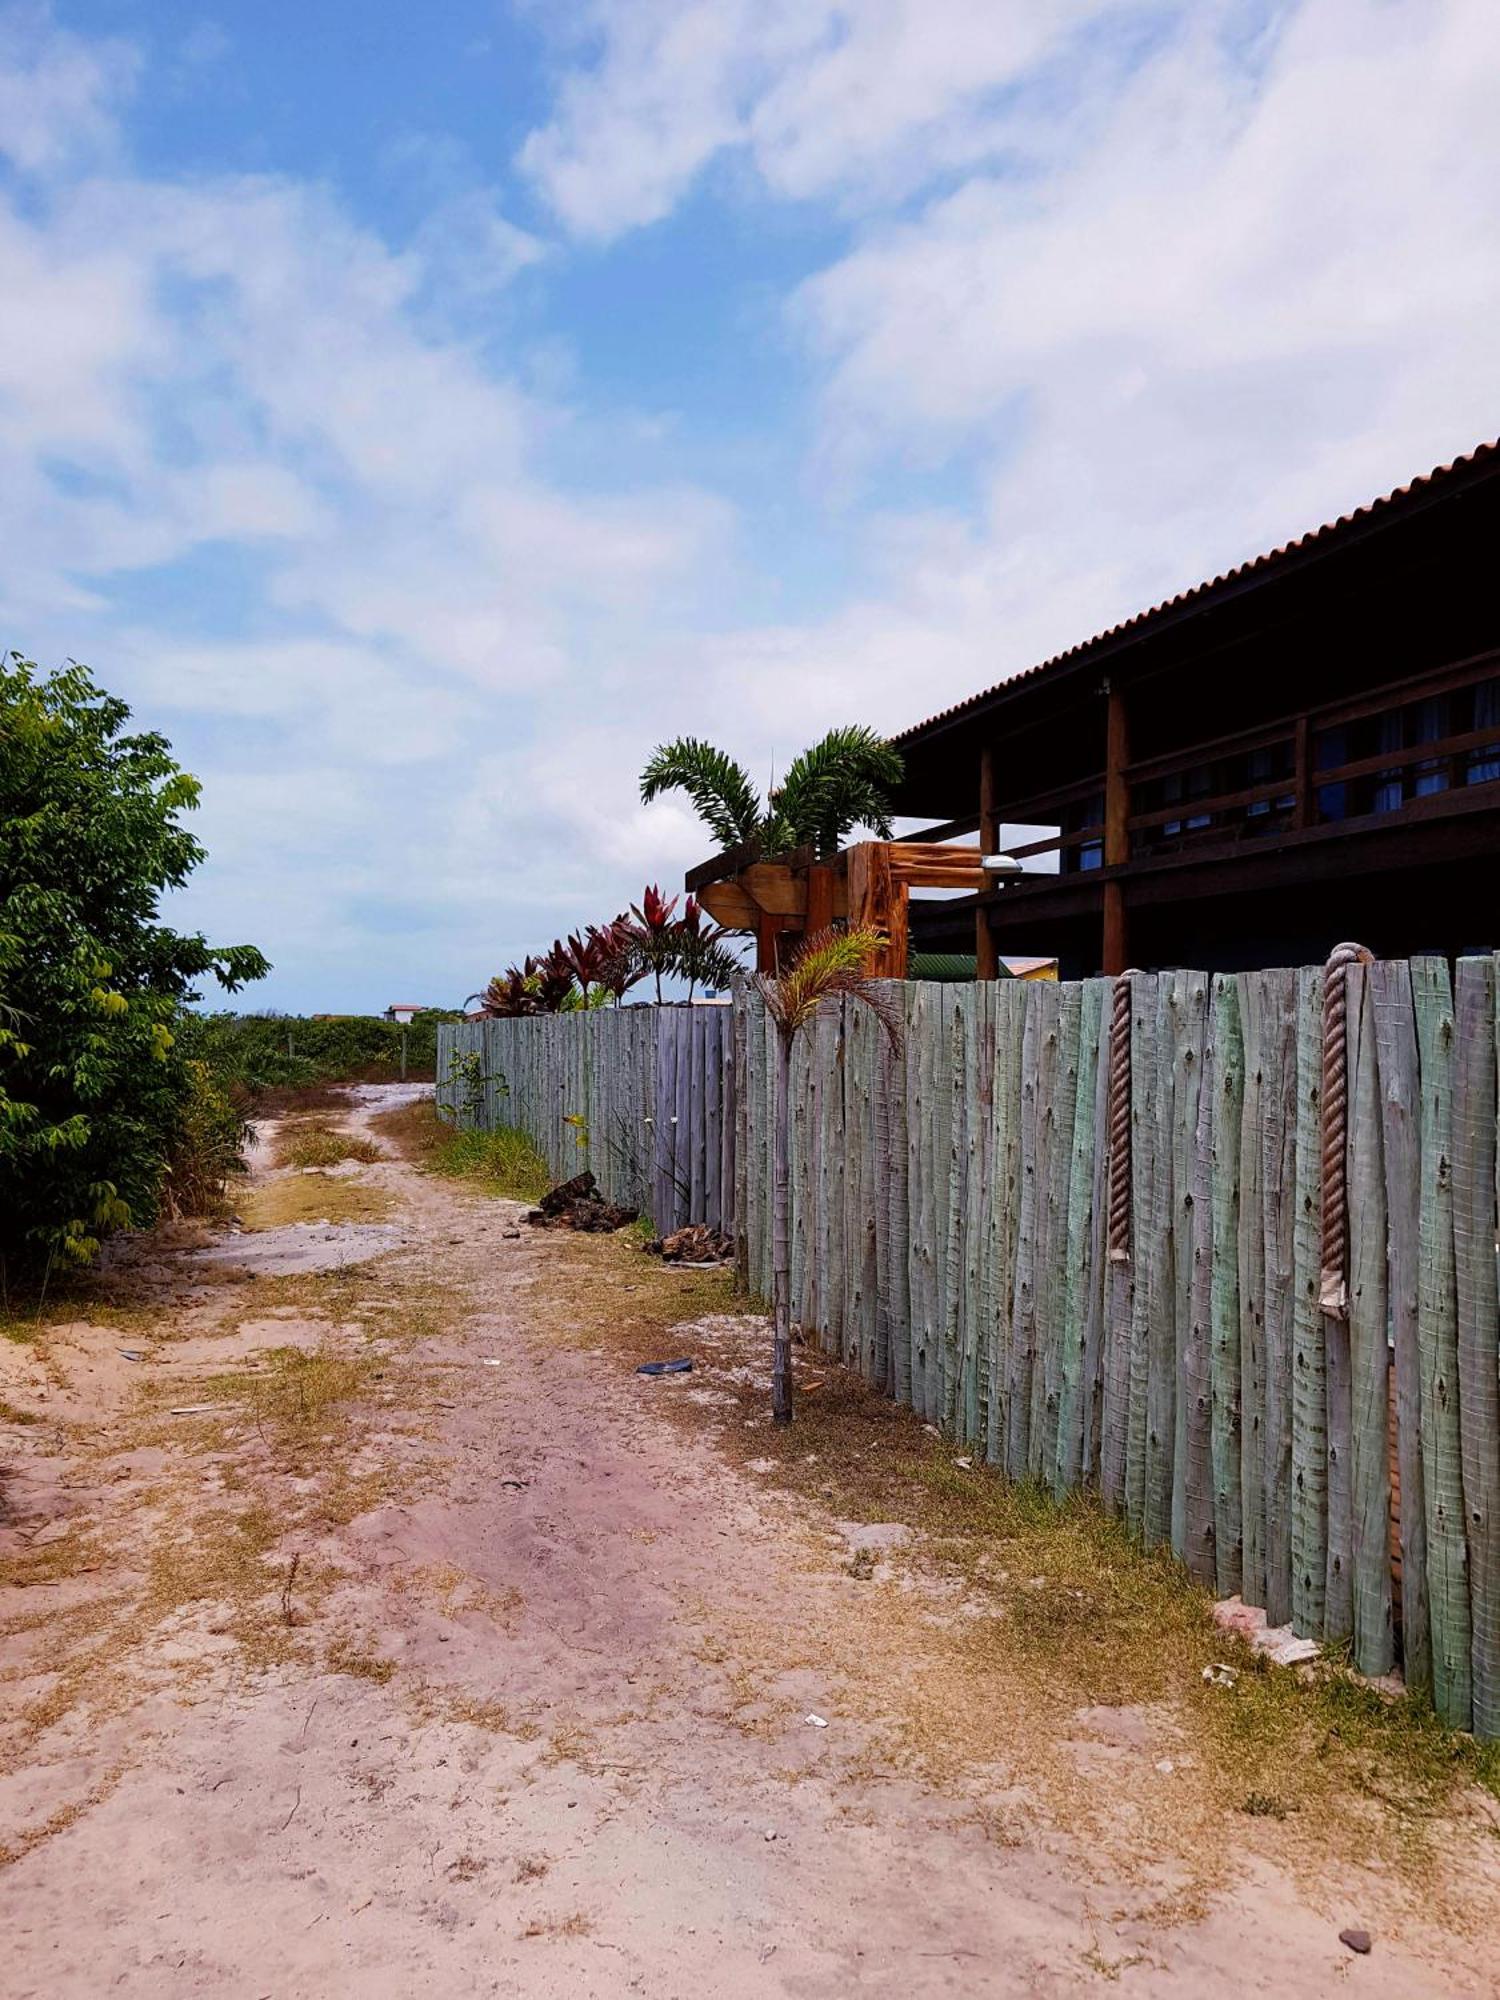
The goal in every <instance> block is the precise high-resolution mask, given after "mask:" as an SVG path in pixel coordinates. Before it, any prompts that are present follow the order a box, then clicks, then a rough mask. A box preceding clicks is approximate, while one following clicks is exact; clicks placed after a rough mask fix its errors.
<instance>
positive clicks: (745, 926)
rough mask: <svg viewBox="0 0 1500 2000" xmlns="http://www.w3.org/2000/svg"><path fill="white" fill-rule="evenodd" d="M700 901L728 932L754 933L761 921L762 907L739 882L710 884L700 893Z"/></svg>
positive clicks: (717, 922)
mask: <svg viewBox="0 0 1500 2000" xmlns="http://www.w3.org/2000/svg"><path fill="white" fill-rule="evenodd" d="M698 901H699V902H700V903H701V904H702V906H703V908H704V909H705V910H707V912H708V914H709V915H710V916H711V917H712V918H713V920H714V922H715V923H716V924H722V925H723V926H724V928H725V930H727V931H753V930H755V928H756V927H757V925H758V923H759V921H760V906H759V905H758V904H757V903H756V901H755V899H754V897H753V896H750V895H748V894H747V893H746V891H745V890H744V889H743V888H741V886H740V884H739V883H738V882H709V883H708V884H706V885H705V887H703V888H702V889H700V890H699V891H698Z"/></svg>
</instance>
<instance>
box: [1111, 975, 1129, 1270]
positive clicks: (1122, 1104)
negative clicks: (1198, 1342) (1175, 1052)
mask: <svg viewBox="0 0 1500 2000" xmlns="http://www.w3.org/2000/svg"><path fill="white" fill-rule="evenodd" d="M1134 976H1135V975H1134V973H1133V972H1122V973H1121V974H1120V976H1119V978H1118V979H1117V980H1116V981H1115V990H1114V1004H1113V1008H1112V1011H1111V1013H1110V1017H1109V1257H1110V1262H1111V1263H1112V1264H1128V1263H1129V1262H1130V1002H1131V992H1130V982H1131V980H1132V979H1133V978H1134Z"/></svg>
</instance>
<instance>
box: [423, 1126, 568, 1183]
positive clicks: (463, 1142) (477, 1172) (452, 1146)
mask: <svg viewBox="0 0 1500 2000" xmlns="http://www.w3.org/2000/svg"><path fill="white" fill-rule="evenodd" d="M432 1166H433V1171H434V1172H436V1173H440V1174H449V1175H451V1176H452V1177H453V1178H454V1179H456V1180H467V1181H473V1182H475V1183H476V1184H477V1185H478V1186H480V1187H482V1188H484V1189H485V1190H486V1191H487V1192H488V1193H490V1194H498V1195H504V1196H505V1197H506V1198H507V1199H508V1200H510V1201H540V1200H541V1198H542V1196H543V1195H544V1194H545V1193H546V1192H547V1190H548V1188H550V1187H551V1185H552V1174H551V1170H550V1169H549V1168H548V1166H547V1163H546V1161H545V1160H544V1159H543V1158H542V1157H541V1155H540V1154H539V1153H538V1152H537V1151H536V1148H535V1147H534V1146H533V1145H532V1143H531V1141H530V1140H529V1139H528V1138H527V1137H526V1134H525V1133H524V1132H516V1131H513V1130H512V1129H511V1127H510V1126H508V1125H502V1126H501V1127H500V1128H499V1129H498V1131H494V1132H447V1133H445V1134H444V1135H443V1138H442V1139H441V1141H440V1142H439V1144H438V1146H437V1148H436V1150H435V1152H434V1153H433V1157H432Z"/></svg>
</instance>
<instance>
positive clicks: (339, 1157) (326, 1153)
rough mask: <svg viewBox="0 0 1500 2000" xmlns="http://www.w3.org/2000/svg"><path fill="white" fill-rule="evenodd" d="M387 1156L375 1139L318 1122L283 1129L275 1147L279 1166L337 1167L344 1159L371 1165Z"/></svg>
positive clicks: (297, 1122) (295, 1123) (297, 1123)
mask: <svg viewBox="0 0 1500 2000" xmlns="http://www.w3.org/2000/svg"><path fill="white" fill-rule="evenodd" d="M384 1157H385V1156H384V1154H383V1153H382V1152H381V1150H380V1148H379V1147H378V1146H377V1145H376V1144H375V1142H374V1140H373V1139H366V1138H365V1137H364V1136H363V1134H361V1133H358V1132H342V1131H337V1130H335V1128H334V1127H333V1126H331V1125H325V1124H323V1123H321V1122H320V1121H318V1120H316V1119H315V1120H312V1121H311V1122H309V1123H303V1122H302V1121H300V1120H298V1121H296V1122H289V1123H288V1124H286V1125H285V1126H283V1128H282V1131H281V1136H280V1138H279V1140H278V1141H277V1146H276V1164H277V1166H278V1167H337V1166H339V1165H341V1164H342V1163H343V1162H344V1161H345V1160H359V1161H361V1162H362V1163H363V1164H365V1165H366V1166H368V1165H370V1164H372V1163H373V1162H374V1161H376V1160H380V1159H383V1158H384Z"/></svg>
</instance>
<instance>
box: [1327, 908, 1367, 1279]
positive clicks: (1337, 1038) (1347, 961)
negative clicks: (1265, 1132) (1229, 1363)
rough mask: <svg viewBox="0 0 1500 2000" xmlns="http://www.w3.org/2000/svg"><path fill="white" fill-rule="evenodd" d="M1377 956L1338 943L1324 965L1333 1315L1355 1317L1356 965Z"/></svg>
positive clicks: (1357, 946) (1329, 1265) (1329, 1275)
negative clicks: (1352, 1025)
mask: <svg viewBox="0 0 1500 2000" xmlns="http://www.w3.org/2000/svg"><path fill="white" fill-rule="evenodd" d="M1374 956H1375V954H1374V953H1373V952H1370V951H1366V950H1365V948H1364V946H1363V945H1362V944H1336V945H1335V946H1334V948H1333V950H1332V951H1331V952H1330V953H1329V954H1328V962H1327V964H1326V965H1325V966H1324V968H1323V1257H1322V1267H1323V1268H1322V1272H1321V1274H1320V1277H1319V1281H1318V1303H1319V1304H1320V1305H1321V1307H1322V1309H1323V1311H1324V1312H1325V1313H1327V1314H1328V1316H1329V1318H1330V1319H1347V1318H1348V1317H1349V1277H1348V1274H1349V1179H1348V1138H1349V1023H1348V1007H1349V1000H1348V982H1347V980H1346V979H1345V977H1344V975H1345V973H1346V972H1347V971H1348V970H1349V967H1350V966H1351V965H1368V964H1369V963H1370V962H1371V960H1372V959H1373V958H1374Z"/></svg>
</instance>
